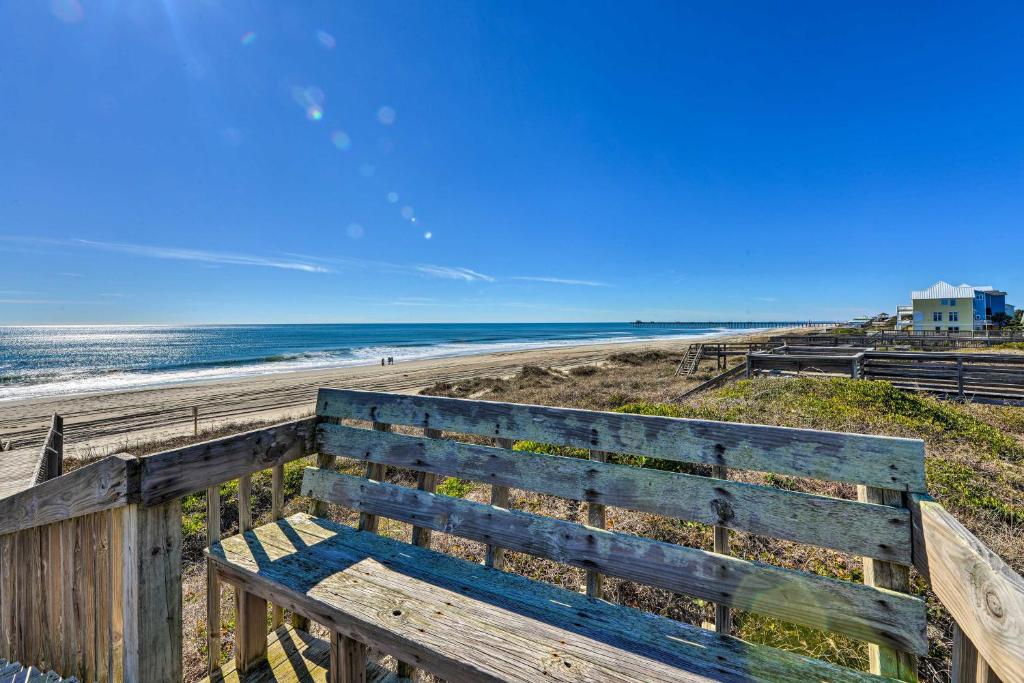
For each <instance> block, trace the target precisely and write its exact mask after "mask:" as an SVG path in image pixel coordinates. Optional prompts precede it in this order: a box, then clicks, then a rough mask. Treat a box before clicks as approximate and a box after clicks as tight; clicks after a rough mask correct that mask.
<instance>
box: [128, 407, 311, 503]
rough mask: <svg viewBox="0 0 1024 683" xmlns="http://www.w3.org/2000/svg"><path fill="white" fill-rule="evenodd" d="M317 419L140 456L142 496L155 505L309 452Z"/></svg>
mask: <svg viewBox="0 0 1024 683" xmlns="http://www.w3.org/2000/svg"><path fill="white" fill-rule="evenodd" d="M315 424H316V419H315V418H307V419H304V420H296V421H294V422H285V423H283V424H279V425H275V426H273V427H268V428H265V429H258V430H255V431H251V432H245V433H244V434H236V435H234V436H228V437H224V438H223V439H215V440H213V441H206V442H203V443H200V444H196V445H194V446H186V447H185V448H178V449H175V450H172V451H165V452H163V453H157V454H155V455H150V456H147V457H145V458H143V459H142V461H141V462H142V463H143V467H142V475H141V476H142V479H141V495H142V502H143V503H144V504H145V505H158V504H160V503H165V502H167V501H169V500H173V499H175V498H181V497H182V496H185V495H188V494H190V493H193V492H195V491H202V490H204V489H208V488H210V487H211V486H215V485H217V484H223V483H224V482H226V481H230V480H231V479H237V478H239V477H241V476H242V475H245V474H253V473H255V472H258V471H260V470H265V469H268V468H271V467H274V466H275V465H279V464H282V463H286V462H290V461H292V460H298V459H299V458H301V457H303V456H305V455H307V454H308V453H309V452H310V445H311V443H312V438H313V431H314V429H315Z"/></svg>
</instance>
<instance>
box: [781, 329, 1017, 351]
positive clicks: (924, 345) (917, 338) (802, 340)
mask: <svg viewBox="0 0 1024 683" xmlns="http://www.w3.org/2000/svg"><path fill="white" fill-rule="evenodd" d="M769 342H770V343H771V344H772V345H774V346H777V345H780V344H791V345H801V346H862V347H868V346H870V347H874V348H895V349H900V348H902V349H984V348H988V347H990V346H996V345H999V344H1006V343H1009V342H1024V336H1022V335H1020V334H1017V335H1012V334H1006V335H998V336H997V335H995V333H993V335H992V336H978V335H966V334H935V333H918V334H903V333H896V332H872V333H870V334H869V333H857V334H827V333H824V334H787V335H777V336H773V337H771V338H770V339H769Z"/></svg>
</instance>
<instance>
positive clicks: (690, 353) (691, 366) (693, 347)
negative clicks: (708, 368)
mask: <svg viewBox="0 0 1024 683" xmlns="http://www.w3.org/2000/svg"><path fill="white" fill-rule="evenodd" d="M703 355H704V345H703V344H690V345H689V346H688V347H687V349H686V355H684V356H683V359H682V360H681V361H679V365H678V366H677V367H676V376H679V375H682V376H683V377H689V376H690V375H692V374H693V373H695V372H697V368H698V367H700V359H701V357H702V356H703Z"/></svg>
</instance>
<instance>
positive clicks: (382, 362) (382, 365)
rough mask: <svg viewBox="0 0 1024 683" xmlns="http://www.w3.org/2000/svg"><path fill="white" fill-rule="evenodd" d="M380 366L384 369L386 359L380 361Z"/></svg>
mask: <svg viewBox="0 0 1024 683" xmlns="http://www.w3.org/2000/svg"><path fill="white" fill-rule="evenodd" d="M380 366H381V367H384V359H383V358H381V359H380Z"/></svg>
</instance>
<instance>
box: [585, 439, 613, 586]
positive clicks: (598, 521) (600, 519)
mask: <svg viewBox="0 0 1024 683" xmlns="http://www.w3.org/2000/svg"><path fill="white" fill-rule="evenodd" d="M590 459H591V460H593V461H594V462H608V454H607V453H606V452H604V451H590ZM605 523H606V520H605V506H604V505H601V504H600V503H587V524H589V525H590V526H594V527H597V528H598V529H603V528H604V527H605ZM586 591H587V595H588V596H590V597H592V598H598V599H601V600H603V599H604V575H603V574H601V573H600V572H595V571H593V570H591V569H588V570H587V588H586Z"/></svg>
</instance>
